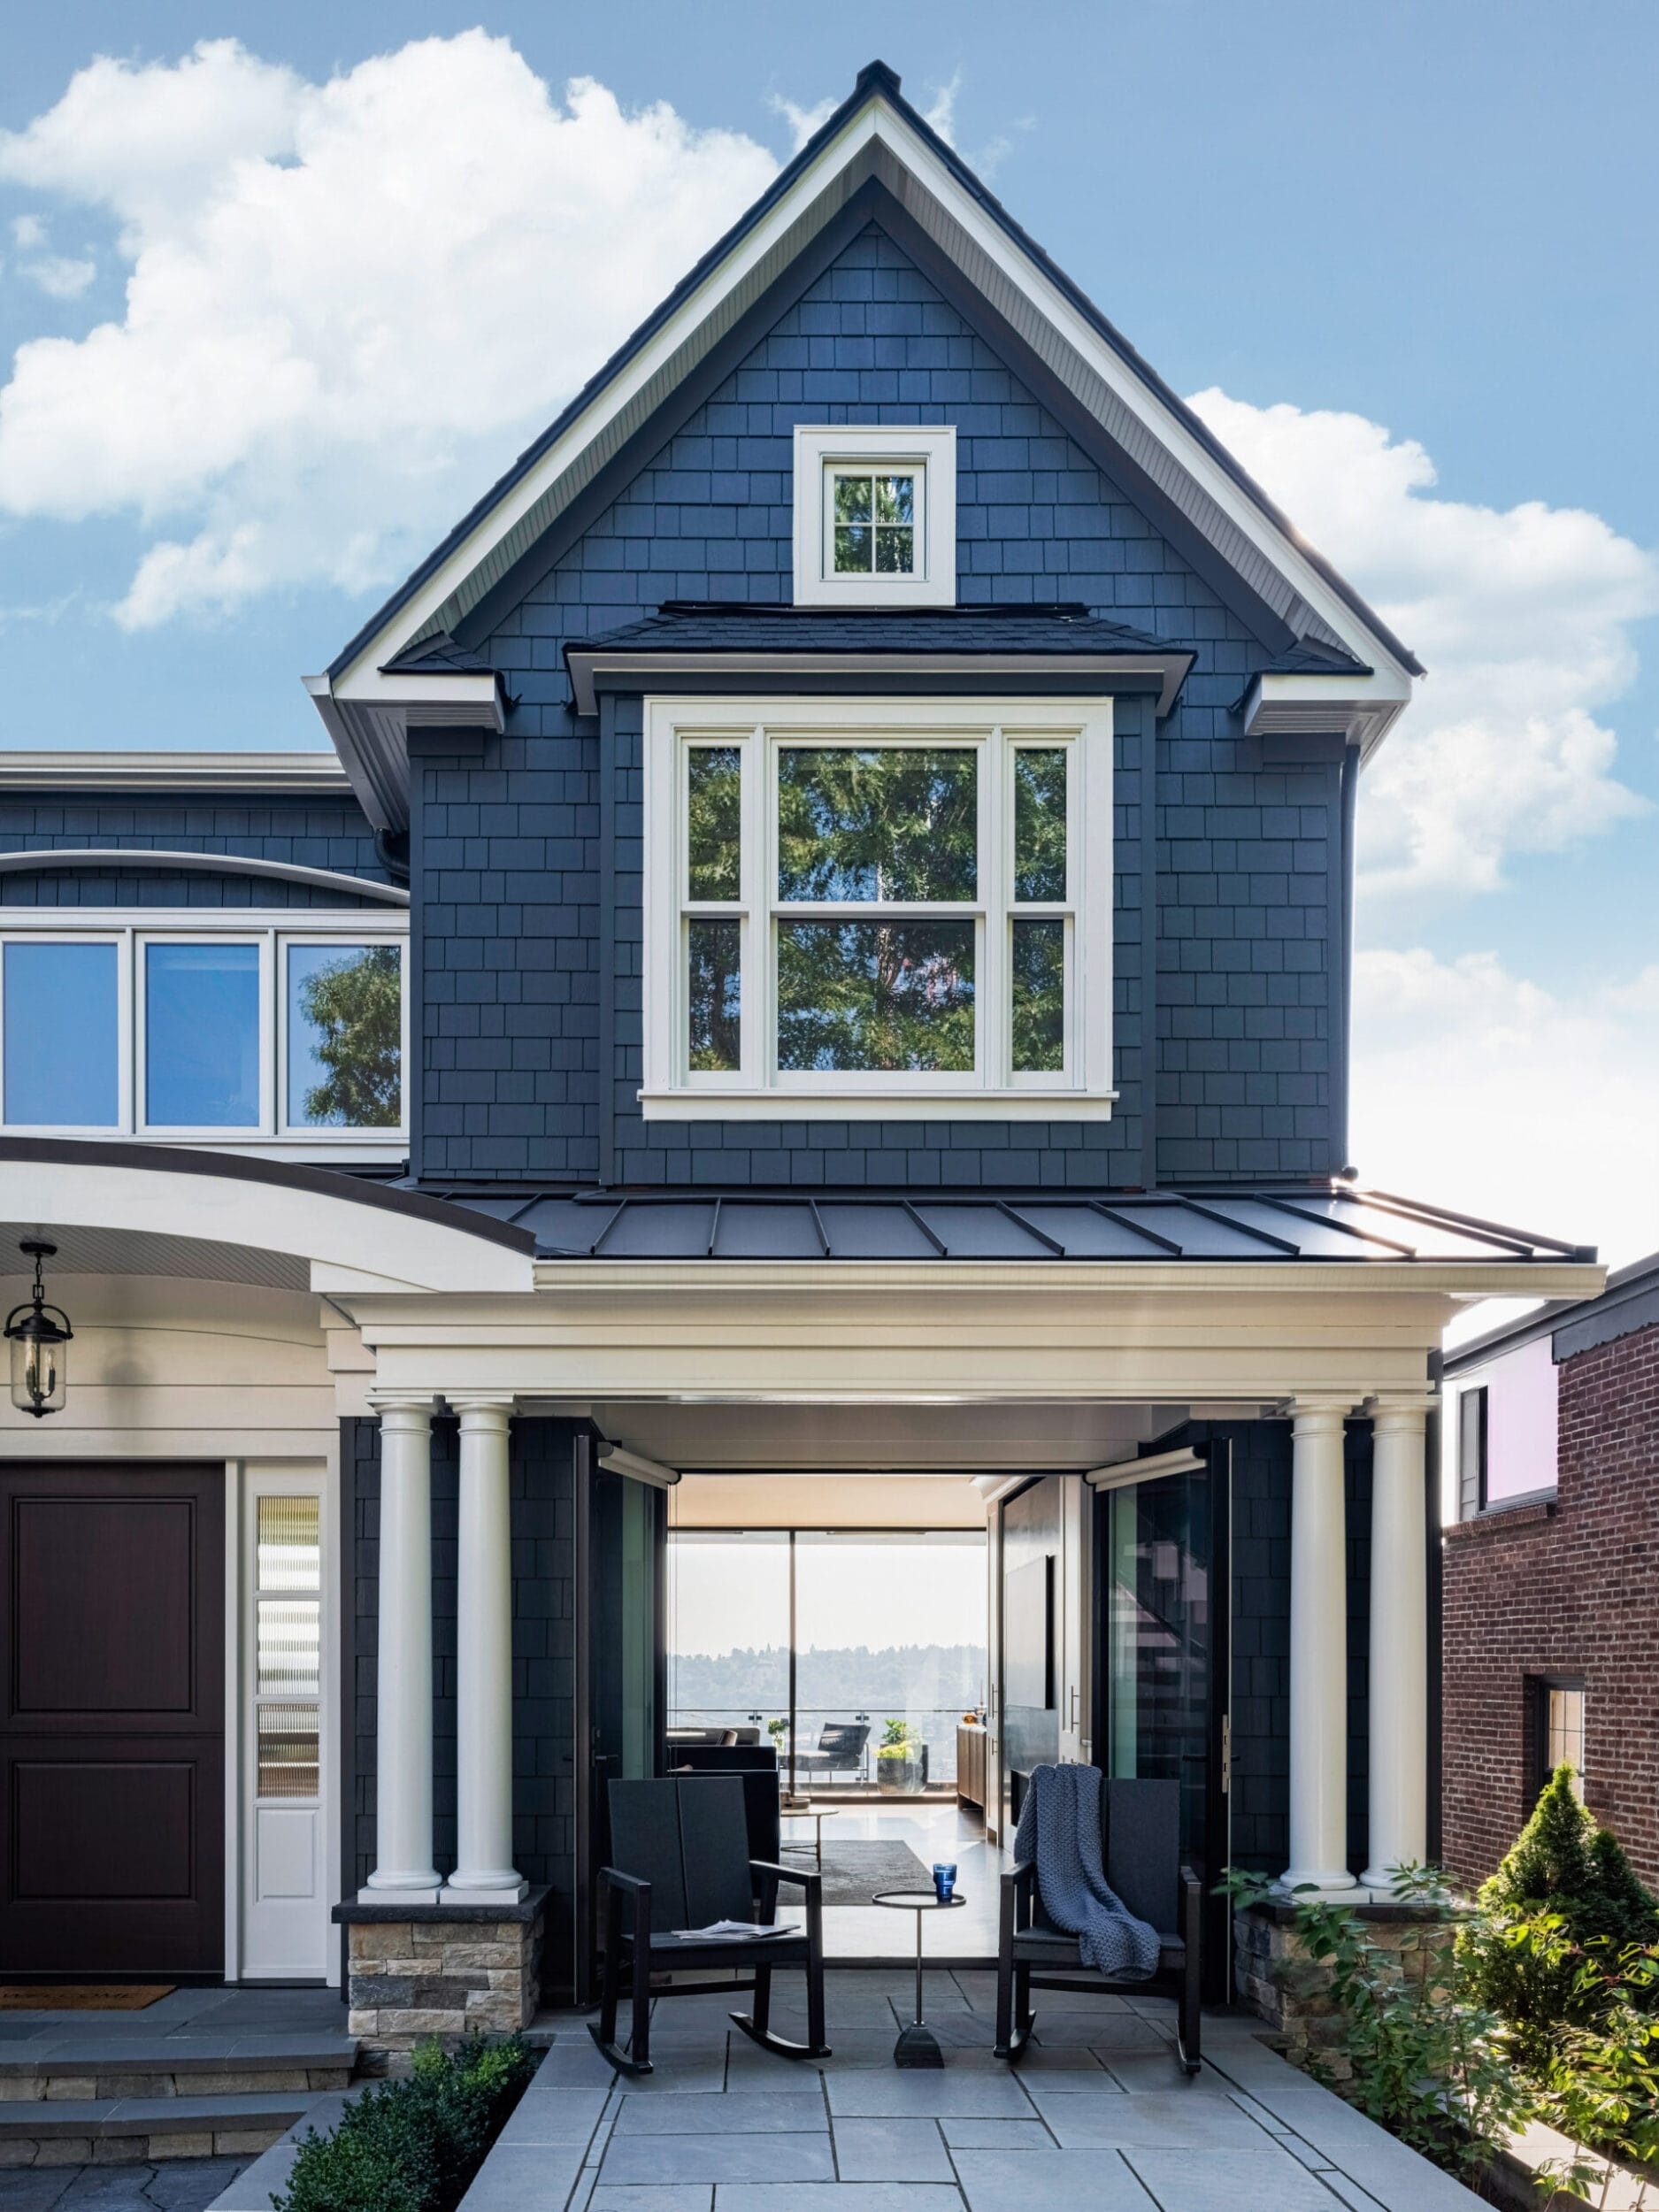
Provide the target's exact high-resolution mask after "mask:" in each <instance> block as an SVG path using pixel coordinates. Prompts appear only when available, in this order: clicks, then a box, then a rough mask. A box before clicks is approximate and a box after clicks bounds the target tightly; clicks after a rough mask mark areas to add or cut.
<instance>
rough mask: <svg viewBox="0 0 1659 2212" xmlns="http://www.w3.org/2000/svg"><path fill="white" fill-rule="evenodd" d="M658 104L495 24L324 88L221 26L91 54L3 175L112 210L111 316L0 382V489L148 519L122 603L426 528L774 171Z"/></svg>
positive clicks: (47, 511) (342, 559)
mask: <svg viewBox="0 0 1659 2212" xmlns="http://www.w3.org/2000/svg"><path fill="white" fill-rule="evenodd" d="M775 173H776V162H775V160H774V158H773V157H772V155H771V154H770V153H768V152H767V151H766V150H765V149H764V148H763V147H761V146H759V145H757V144H756V143H755V142H753V141H752V140H749V139H748V138H745V137H742V136H741V135H739V134H734V133H731V132H726V131H718V130H709V131H698V130H695V129H693V128H692V127H690V126H688V125H687V123H686V122H685V121H683V120H682V119H681V118H680V116H678V115H677V114H676V113H675V112H674V111H673V110H672V108H669V107H667V106H665V105H661V104H659V105H657V106H655V107H650V108H647V109H643V110H641V111H637V112H633V113H625V112H624V111H622V110H621V109H620V108H619V107H618V104H617V101H616V99H615V97H614V96H612V95H611V93H610V92H608V91H607V90H606V89H605V88H604V87H603V86H602V85H599V84H596V83H595V82H593V81H591V80H588V79H575V80H573V81H572V82H571V83H570V85H569V86H568V87H567V88H566V91H565V99H564V101H563V103H562V104H561V103H560V102H559V101H557V99H555V98H554V97H553V96H551V95H550V94H549V88H548V87H547V86H546V85H545V84H544V83H543V82H542V81H541V80H540V79H539V78H538V77H537V76H536V75H535V74H534V73H533V72H532V71H531V69H530V68H529V67H528V66H527V65H526V63H525V62H524V61H523V59H522V58H520V57H519V56H518V54H517V53H516V52H515V51H514V50H513V48H512V47H511V44H510V43H509V42H507V41H506V40H504V39H497V38H490V37H488V36H487V35H485V34H484V33H483V32H481V31H469V32H465V33H464V34H462V35H459V36H457V37H455V38H448V39H441V38H432V39H425V40H421V41H419V42H414V43H411V44H409V45H406V46H404V47H403V48H402V49H400V50H398V51H396V53H391V54H387V55H382V56H380V57H377V58H373V59H372V60H369V61H365V62H363V63H361V64H359V65H357V67H356V68H354V69H351V70H350V71H349V72H347V73H344V74H342V75H340V76H337V77H335V78H334V79H332V80H331V81H329V82H327V83H326V84H320V85H319V84H311V83H308V82H306V81H304V80H303V79H302V78H300V77H298V76H296V74H295V73H294V72H292V71H291V70H288V69H286V68H280V67H278V66H275V65H272V64H270V63H267V62H265V61H262V60H260V59H259V58H257V57H256V56H254V55H251V54H250V53H249V52H247V51H246V50H245V49H244V48H242V46H240V45H239V44H237V43H236V42H234V41H233V40H219V41H214V42H210V43H206V44H204V45H201V46H198V47H197V48H196V50H195V51H194V53H192V54H191V55H189V56H188V57H187V58H185V59H184V60H183V61H181V62H179V63H177V64H176V65H153V66H146V67H142V68H141V67H135V66H133V65H129V64H127V63H124V62H119V61H113V60H109V59H100V60H98V61H96V62H94V63H93V64H91V65H89V66H88V68H86V69H83V70H81V72H80V73H78V74H77V75H76V76H75V78H74V79H73V81H72V82H71V84H70V85H69V87H68V89H67V90H66V91H65V95H64V97H63V98H62V99H61V100H60V101H59V102H58V104H57V106H56V107H54V108H53V109H51V110H50V112H48V113H46V114H44V115H42V116H40V117H38V118H37V119H35V121H34V122H33V123H31V124H30V125H29V126H28V127H27V129H26V130H23V131H20V132H18V133H15V134H0V177H4V178H6V179H8V180H11V181H12V182H14V183H20V184H23V185H27V186H32V187H34V188H36V189H39V190H41V191H42V192H50V193H53V194H56V195H58V196H61V197H62V198H63V199H65V200H66V201H68V202H71V203H73V204H79V205H81V206H89V207H94V208H97V209H100V210H103V211H107V212H108V213H109V214H110V215H111V216H112V217H113V218H114V219H115V222H116V225H117V227H118V234H119V249H120V251H121V253H122V254H123V256H124V257H126V259H127V261H128V262H129V264H130V275H129V277H128V280H127V296H126V306H125V312H124V315H123V317H122V319H120V320H119V322H107V323H104V324H101V325H99V326H97V327H96V329H94V330H93V331H91V332H90V333H89V334H88V335H87V336H86V337H84V338H82V339H79V340H70V339H65V338H37V339H34V340H32V341H30V342H27V343H26V344H25V345H24V346H22V347H21V348H20V349H19V352H18V355H17V358H16V362H15V364H14V367H13V372H12V380H11V382H10V383H9V384H8V385H7V386H6V387H5V388H4V391H3V392H0V508H3V509H5V510H9V511H11V512H12V514H15V515H19V516H52V517H57V518H67V519H74V518H81V517H84V516H88V515H93V514H110V513H117V512H132V513H136V514H137V516H138V517H139V518H140V519H141V521H142V523H143V524H144V526H146V527H148V528H149V529H150V531H152V532H153V533H155V538H154V541H153V542H152V543H151V545H150V549H149V550H148V551H147V552H146V554H145V555H144V557H143V558H142V561H141V563H140V565H139V567H138V570H137V572H136V574H135V575H134V578H133V580H132V582H131V585H130V588H129V589H128V592H127V597H126V599H125V601H124V602H123V603H122V604H121V606H120V608H119V609H118V616H119V619H120V620H121V621H122V622H123V623H125V624H126V625H127V626H129V627H132V628H141V627H143V626H148V625H150V624H154V623H157V622H161V621H165V620H166V619H167V618H169V617H171V616H173V615H175V614H178V613H180V612H181V611H191V610H198V609H215V608H227V607H232V606H234V605H236V604H238V603H242V601H245V600H246V599H248V598H250V597H251V596H253V595H255V594H257V593H259V592H262V591H266V590H269V589H272V588H282V587H291V586H299V585H305V584H312V583H319V582H321V583H326V584H332V585H334V586H338V587H341V588H344V589H347V590H350V591H357V590H362V589H365V588H368V587H370V586H376V585H380V584H384V583H385V582H386V581H388V579H390V578H392V577H394V576H395V575H396V573H397V572H399V571H400V570H401V569H402V568H403V567H405V566H407V565H409V564H410V563H411V562H412V561H413V560H414V559H415V558H418V557H419V555H420V554H422V553H424V552H425V551H426V549H427V547H428V545H429V544H430V543H431V541H433V539H434V537H435V536H437V535H438V534H440V533H441V531H442V529H443V528H444V527H445V526H447V524H448V523H449V521H450V520H452V519H453V518H454V516H455V515H456V514H457V513H458V512H460V511H464V509H465V507H466V506H467V505H469V504H470V503H471V502H472V499H473V498H474V497H475V496H476V495H477V492H478V488H479V487H480V484H484V483H488V481H489V480H491V477H492V476H493V474H494V473H495V472H497V471H498V470H499V468H500V467H501V465H503V462H504V461H505V460H506V459H507V458H509V457H511V454H512V453H513V452H514V451H515V450H517V449H518V447H519V446H521V445H522V444H523V443H524V442H525V441H526V438H528V437H529V436H531V435H533V434H534V433H535V432H536V431H537V430H539V429H540V428H541V426H542V425H543V423H544V422H545V421H546V420H547V419H548V418H549V416H550V415H551V414H552V413H553V412H554V411H555V410H556V409H557V406H558V404H559V403H561V402H562V401H563V400H564V399H565V398H566V397H567V396H569V394H570V393H571V392H572V390H573V389H574V388H576V387H577V386H578V385H579V384H580V382H581V381H582V380H583V379H584V378H585V377H586V376H588V374H590V373H592V372H593V370H595V368H596V367H597V366H598V365H600V363H601V362H602V361H603V359H604V357H606V355H607V354H608V353H609V352H610V351H611V349H613V348H614V347H615V346H616V345H617V344H618V342H619V341H620V340H621V339H622V338H623V337H624V336H626V334H627V332H628V331H629V330H630V329H631V328H632V327H633V326H634V324H635V323H636V322H638V321H639V320H640V319H641V317H642V316H643V315H645V314H646V313H647V312H649V310H650V309H651V308H652V307H653V306H654V305H655V304H656V303H657V301H658V300H659V299H660V298H661V297H662V296H663V295H664V293H665V292H666V291H668V290H669V289H670V288H671V287H672V285H673V284H674V283H675V282H676V281H677V280H679V278H680V276H682V275H683V274H684V273H685V272H686V270H687V268H688V267H690V265H692V263H693V262H695V260H696V258H697V257H698V256H699V255H700V254H701V253H703V251H705V250H706V249H707V248H708V246H709V245H710V243H711V242H713V240H714V239H715V238H716V237H717V236H718V234H719V233H720V231H721V230H722V229H724V228H725V227H726V226H727V225H728V224H729V223H730V222H731V221H733V219H734V218H735V217H736V216H737V215H738V214H739V213H741V211H742V209H743V208H744V207H745V206H746V205H747V204H749V202H750V201H751V200H752V199H753V198H754V197H755V196H757V194H758V193H759V192H760V191H762V190H763V189H764V187H765V186H766V184H767V183H768V182H769V181H770V180H771V179H772V176H773V175H774V174H775Z"/></svg>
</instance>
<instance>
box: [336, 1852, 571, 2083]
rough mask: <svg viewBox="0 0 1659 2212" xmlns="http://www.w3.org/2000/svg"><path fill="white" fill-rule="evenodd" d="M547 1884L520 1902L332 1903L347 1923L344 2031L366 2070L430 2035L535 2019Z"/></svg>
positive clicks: (389, 2063)
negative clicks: (352, 2038)
mask: <svg viewBox="0 0 1659 2212" xmlns="http://www.w3.org/2000/svg"><path fill="white" fill-rule="evenodd" d="M547 1897H548V1891H547V1887H546V1886H545V1884H544V1885H542V1886H540V1887H538V1888H534V1889H532V1890H531V1891H530V1892H529V1893H528V1894H527V1895H526V1897H525V1899H524V1900H523V1901H522V1902H521V1903H518V1904H510V1903H505V1902H503V1903H495V1904H475V1905H457V1904H447V1903H444V1904H435V1905H409V1904H404V1903H401V1902H400V1903H397V1904H392V1903H389V1902H378V1901H377V1902H375V1903H373V1904H365V1903H362V1902H355V1903H349V1904H343V1905H336V1906H335V1907H334V1919H335V1921H336V1922H337V1923H338V1924H340V1925H342V1927H344V1929H345V1930H346V1977H347V1986H346V2002H347V2007H348V2012H347V2018H346V2031H347V2033H348V2034H350V2035H355V2036H356V2037H357V2039H358V2043H359V2046H360V2054H359V2060H358V2063H359V2067H360V2068H361V2069H362V2070H365V2071H369V2072H374V2071H377V2070H389V2069H392V2068H395V2067H396V2065H397V2063H398V2062H399V2061H400V2060H402V2059H406V2057H407V2055H408V2053H409V2052H410V2051H411V2050H412V2049H413V2048H414V2047H415V2045H416V2044H417V2043H421V2042H425V2041H426V2039H427V2038H428V2037H429V2036H436V2037H437V2038H438V2039H439V2040H440V2041H441V2042H443V2043H446V2044H453V2043H457V2042H459V2041H460V2039H462V2038H463V2037H464V2036H468V2035H511V2034H512V2033H513V2032H514V2031H515V2030H516V2029H518V2028H527V2027H528V2026H529V2024H530V2023H531V2021H532V2020H533V2019H534V2017H535V2013H536V2007H537V2005H538V2003H539V2002H540V2001H541V1939H542V1927H543V1920H544V1916H545V1908H546V1904H547Z"/></svg>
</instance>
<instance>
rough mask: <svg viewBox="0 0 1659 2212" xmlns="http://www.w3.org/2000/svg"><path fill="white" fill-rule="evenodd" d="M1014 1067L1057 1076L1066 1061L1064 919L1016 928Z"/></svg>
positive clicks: (1025, 1072) (1027, 1072) (1023, 1071)
mask: <svg viewBox="0 0 1659 2212" xmlns="http://www.w3.org/2000/svg"><path fill="white" fill-rule="evenodd" d="M1013 939H1014V944H1013V1032H1014V1036H1013V1044H1014V1068H1015V1071H1016V1073H1018V1074H1020V1075H1057V1074H1058V1073H1059V1072H1060V1071H1061V1070H1062V1069H1063V1068H1064V1066H1065V924H1064V922H1063V921H1051V922H1048V921H1045V922H1016V923H1015V924H1014V928H1013Z"/></svg>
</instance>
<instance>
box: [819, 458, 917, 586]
mask: <svg viewBox="0 0 1659 2212" xmlns="http://www.w3.org/2000/svg"><path fill="white" fill-rule="evenodd" d="M915 568H916V479H915V477H914V476H913V475H903V476H887V475H881V474H873V475H865V474H859V475H849V474H846V473H843V472H841V471H839V470H838V471H836V472H835V572H836V574H837V575H838V576H848V575H868V574H869V573H870V572H871V571H872V569H873V570H874V571H875V572H876V573H877V574H878V575H881V576H909V575H912V574H913V573H914V572H915Z"/></svg>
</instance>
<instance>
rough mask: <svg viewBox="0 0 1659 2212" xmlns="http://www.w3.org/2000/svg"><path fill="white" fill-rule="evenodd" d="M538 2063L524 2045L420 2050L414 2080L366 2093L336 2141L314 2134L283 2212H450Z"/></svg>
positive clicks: (350, 2109)
mask: <svg viewBox="0 0 1659 2212" xmlns="http://www.w3.org/2000/svg"><path fill="white" fill-rule="evenodd" d="M536 2065H537V2058H536V2055H535V2053H534V2051H531V2050H530V2049H528V2048H527V2047H526V2045H525V2044H524V2042H523V2041H522V2040H521V2039H519V2038H518V2036H511V2037H510V2038H508V2039H507V2040H506V2041H504V2042H500V2043H486V2042H483V2041H481V2040H479V2041H474V2042H472V2043H470V2044H468V2045H466V2046H465V2047H463V2048H462V2049H460V2050H458V2051H457V2052H454V2053H453V2054H450V2053H446V2052H445V2051H444V2049H443V2048H442V2045H441V2044H439V2043H438V2042H437V2041H436V2040H435V2039H434V2040H433V2041H431V2042H427V2043H423V2044H421V2045H420V2046H419V2047H418V2048H417V2050H416V2052H415V2055H414V2071H413V2073H412V2074H411V2076H410V2078H408V2079H407V2080H405V2081H389V2082H382V2083H380V2085H378V2086H376V2087H375V2088H373V2089H368V2090H365V2092H364V2093H363V2094H362V2095H361V2096H360V2097H358V2098H357V2100H356V2101H355V2102H354V2103H352V2104H349V2105H348V2106H347V2108H346V2109H345V2112H344V2113H343V2114H342V2117H341V2121H340V2124H339V2126H338V2127H337V2128H335V2129H334V2132H333V2133H332V2134H331V2135H319V2134H318V2132H317V2131H316V2129H315V2128H313V2129H311V2131H310V2133H309V2134H308V2135H307V2136H306V2138H305V2139H304V2141H303V2143H302V2144H301V2145H300V2147H299V2152H298V2154H297V2155H296V2158H295V2161H294V2166H293V2170H292V2171H291V2172H290V2174H289V2176H288V2194H287V2195H286V2196H283V2197H275V2198H273V2200H272V2201H273V2205H274V2206H275V2208H276V2212H452V2208H453V2207H454V2206H455V2205H457V2204H458V2203H459V2202H460V2200H461V2198H462V2197H463V2195H464V2194H465V2191H466V2187H467V2185H468V2183H469V2182H470V2181H471V2180H472V2176H473V2175H474V2174H475V2173H476V2172H477V2171H478V2169H479V2167H480V2165H481V2164H482V2163H483V2160H484V2154H485V2152H486V2151H488V2148H489V2147H490V2145H491V2143H492V2142H493V2141H494V2140H495V2137H496V2135H497V2133H498V2132H499V2131H500V2129H501V2127H502V2124H503V2122H504V2121H505V2119H506V2117H507V2116H508V2114H509V2113H510V2112H511V2110H512V2108H513V2106H514V2105H515V2104H517V2102H518V2099H519V2097H520V2096H521V2095H522V2093H523V2092H524V2090H525V2088H526V2085H527V2084H528V2083H529V2080H530V2078H531V2077H532V2075H533V2074H534V2072H535V2070H536Z"/></svg>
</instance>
